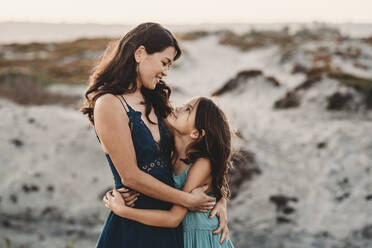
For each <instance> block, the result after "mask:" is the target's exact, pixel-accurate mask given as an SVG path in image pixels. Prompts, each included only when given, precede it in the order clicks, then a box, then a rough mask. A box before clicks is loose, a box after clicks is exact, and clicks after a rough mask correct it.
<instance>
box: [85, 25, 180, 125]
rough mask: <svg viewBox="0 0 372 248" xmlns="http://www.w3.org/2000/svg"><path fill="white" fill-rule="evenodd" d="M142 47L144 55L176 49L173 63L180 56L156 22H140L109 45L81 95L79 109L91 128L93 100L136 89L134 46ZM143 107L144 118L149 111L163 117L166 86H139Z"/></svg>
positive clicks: (174, 42) (166, 109)
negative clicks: (151, 87)
mask: <svg viewBox="0 0 372 248" xmlns="http://www.w3.org/2000/svg"><path fill="white" fill-rule="evenodd" d="M141 45H142V46H144V47H145V49H146V52H147V53H148V54H153V53H156V52H162V51H163V50H165V49H166V48H167V47H170V46H172V47H174V48H175V49H176V52H177V53H176V56H175V57H174V60H177V59H178V58H179V57H180V56H181V50H180V48H179V46H178V42H177V40H176V39H175V37H174V36H173V35H172V33H171V32H170V31H168V30H167V29H165V28H164V27H162V26H161V25H160V24H157V23H143V24H140V25H138V26H137V27H135V28H134V29H132V30H131V31H129V32H128V33H127V34H126V35H125V36H124V37H123V38H121V39H120V40H118V41H114V42H112V43H110V44H109V45H108V47H107V49H106V51H105V53H104V55H103V56H102V58H101V60H100V61H99V63H98V64H97V66H96V67H95V68H94V69H93V71H92V74H91V76H90V78H89V86H88V89H87V90H86V92H85V102H84V106H83V107H82V108H81V109H80V112H82V113H83V114H84V115H88V119H89V121H90V123H91V124H92V125H94V118H93V111H94V104H95V102H96V100H97V99H98V98H99V97H100V96H102V95H104V94H107V93H110V94H113V95H122V94H126V93H133V92H135V91H136V90H137V82H136V78H137V76H138V75H137V71H136V67H137V63H136V60H135V58H134V53H135V51H136V50H137V48H138V47H140V46H141ZM141 93H142V95H143V97H144V99H145V104H146V110H145V112H146V118H147V120H148V121H150V122H151V123H153V124H154V122H152V121H151V120H150V119H149V114H150V112H151V108H152V107H153V108H154V109H155V111H157V113H158V114H159V115H160V116H161V117H162V118H165V117H166V116H167V115H168V114H170V112H171V110H172V107H171V105H170V103H169V97H170V94H171V89H170V87H169V86H168V85H167V84H166V83H165V82H164V81H160V82H159V83H158V84H157V85H156V87H155V89H154V90H149V89H146V88H145V87H141Z"/></svg>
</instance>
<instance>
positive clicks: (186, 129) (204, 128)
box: [104, 97, 234, 248]
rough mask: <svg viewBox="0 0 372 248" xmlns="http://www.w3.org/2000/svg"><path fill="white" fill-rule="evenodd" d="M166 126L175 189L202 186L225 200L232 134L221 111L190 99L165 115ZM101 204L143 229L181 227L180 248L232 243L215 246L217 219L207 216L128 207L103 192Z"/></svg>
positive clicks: (210, 103)
mask: <svg viewBox="0 0 372 248" xmlns="http://www.w3.org/2000/svg"><path fill="white" fill-rule="evenodd" d="M167 123H168V124H167V126H168V127H169V128H170V129H171V132H172V133H173V135H174V143H175V146H174V153H173V156H172V158H173V159H172V165H173V179H174V181H175V184H176V187H177V188H179V189H182V188H183V190H184V191H186V192H189V191H191V190H192V189H194V188H196V187H198V186H201V185H203V184H205V183H207V184H208V185H209V187H210V190H209V191H210V192H211V193H212V194H213V195H215V196H216V197H219V198H220V197H222V196H223V197H226V198H227V197H228V196H229V193H230V191H229V185H228V174H227V173H228V169H229V165H230V163H231V154H232V149H231V132H230V128H229V124H228V121H227V119H226V117H225V115H224V113H223V112H222V111H221V109H220V108H219V107H218V106H217V105H216V104H215V103H214V102H213V101H212V100H210V99H208V98H204V97H201V98H197V99H193V100H192V101H190V102H189V103H187V104H186V105H184V106H183V107H181V108H177V109H176V111H175V113H174V114H172V115H169V116H168V117H167ZM104 202H105V206H106V207H107V208H109V209H111V210H112V211H113V212H114V213H115V214H117V215H119V216H121V217H124V218H129V219H132V220H135V221H138V222H141V223H143V224H146V225H152V226H160V227H177V226H178V225H179V224H180V222H181V221H182V223H183V230H184V232H183V234H184V247H185V248H232V247H234V246H233V244H232V243H231V241H226V242H223V243H220V242H219V240H220V237H219V236H218V235H212V230H214V229H215V228H216V226H217V225H218V220H217V218H209V217H208V213H201V212H188V211H187V209H186V208H184V207H182V206H179V205H174V206H173V207H172V209H170V210H149V209H145V210H143V209H136V208H130V207H128V206H127V205H126V204H125V202H124V199H123V198H122V196H121V194H120V193H119V192H118V191H116V190H114V191H113V192H112V194H111V192H108V193H106V197H105V198H104Z"/></svg>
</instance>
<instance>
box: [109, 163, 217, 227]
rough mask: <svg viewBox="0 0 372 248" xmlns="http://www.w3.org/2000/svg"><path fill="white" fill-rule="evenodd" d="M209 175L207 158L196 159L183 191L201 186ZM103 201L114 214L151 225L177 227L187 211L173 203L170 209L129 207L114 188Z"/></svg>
mask: <svg viewBox="0 0 372 248" xmlns="http://www.w3.org/2000/svg"><path fill="white" fill-rule="evenodd" d="M210 175H211V165H210V161H209V159H205V158H200V159H198V160H197V161H196V162H195V163H194V164H193V165H192V166H191V168H190V170H189V173H188V176H187V180H186V183H185V186H184V187H183V191H185V192H190V191H192V190H193V189H195V188H197V187H199V186H202V185H203V184H205V182H206V181H207V180H208V178H209V177H210ZM206 187H208V186H206ZM104 201H105V205H106V207H108V208H110V209H111V210H112V211H113V212H114V213H115V214H116V215H119V216H121V217H124V218H127V219H131V220H134V221H137V222H140V223H143V224H145V225H151V226H160V227H171V228H174V227H177V226H178V225H179V224H180V223H181V221H182V219H183V218H184V217H185V215H186V213H187V208H184V207H182V206H179V205H173V207H172V208H171V209H170V210H152V209H136V208H131V207H128V206H126V205H125V202H124V199H123V198H122V196H121V194H120V193H119V192H118V191H117V190H114V191H113V194H112V195H111V194H109V193H108V194H107V195H106V198H105V199H104Z"/></svg>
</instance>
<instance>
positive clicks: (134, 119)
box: [96, 98, 183, 248]
mask: <svg viewBox="0 0 372 248" xmlns="http://www.w3.org/2000/svg"><path fill="white" fill-rule="evenodd" d="M122 99H123V100H124V102H125V104H124V103H123V101H122V100H121V99H120V98H119V100H120V102H121V103H122V105H123V107H124V109H125V110H126V112H127V115H128V118H129V127H130V130H131V134H132V140H133V145H134V149H135V152H136V156H137V163H138V167H139V168H140V169H141V170H142V171H144V172H146V173H148V174H150V175H152V176H153V177H155V178H156V179H158V180H160V181H161V182H163V183H165V184H167V185H169V186H172V187H174V182H173V178H172V169H171V164H170V148H169V147H170V146H169V135H168V131H167V129H166V127H165V125H164V123H163V121H162V120H161V118H159V116H158V114H156V115H157V118H158V127H159V132H160V141H159V143H157V142H156V141H155V140H154V138H153V136H152V134H151V131H150V130H149V129H148V127H147V126H146V124H145V123H144V122H143V120H142V119H141V115H142V113H141V112H139V111H135V110H134V109H133V108H132V107H131V106H129V105H128V103H127V102H126V101H125V99H124V98H122ZM97 138H98V136H97ZM105 155H106V158H107V161H108V163H109V165H110V168H111V171H112V174H113V176H114V181H115V188H116V189H118V188H122V187H124V185H123V184H122V182H121V179H120V176H119V173H118V172H117V170H116V169H115V166H114V164H113V162H112V160H111V158H110V155H109V154H107V153H105ZM134 207H135V208H139V209H161V210H169V209H170V208H171V207H172V204H171V203H169V202H164V201H160V200H157V199H154V198H151V197H148V196H145V195H143V194H140V196H139V197H138V200H137V201H136V202H135V206H134ZM181 229H182V227H181V226H180V227H179V228H163V227H153V226H148V225H144V224H141V223H139V222H136V221H132V220H129V219H126V218H122V217H120V216H117V215H115V214H114V213H113V212H112V211H111V212H110V214H109V216H108V218H107V220H106V223H105V225H104V227H103V230H102V232H101V235H100V237H99V240H98V242H97V246H96V247H97V248H145V247H159V248H160V247H167V248H168V247H169V248H182V244H183V241H182V238H183V234H182V230H181Z"/></svg>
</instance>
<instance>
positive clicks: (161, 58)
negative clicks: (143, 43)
mask: <svg viewBox="0 0 372 248" xmlns="http://www.w3.org/2000/svg"><path fill="white" fill-rule="evenodd" d="M176 53H177V52H176V49H175V48H174V47H172V46H169V47H167V48H166V49H164V50H163V51H162V52H157V53H153V54H148V53H147V52H146V50H145V49H143V51H142V52H141V54H140V55H139V56H138V57H137V58H136V60H137V62H138V72H139V73H138V74H139V75H138V80H139V81H140V83H141V85H142V86H143V87H145V88H147V89H150V90H153V89H155V86H156V84H157V83H159V81H160V80H161V79H162V78H163V77H166V76H167V75H168V68H169V66H171V65H172V63H173V58H174V57H175V56H176Z"/></svg>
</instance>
